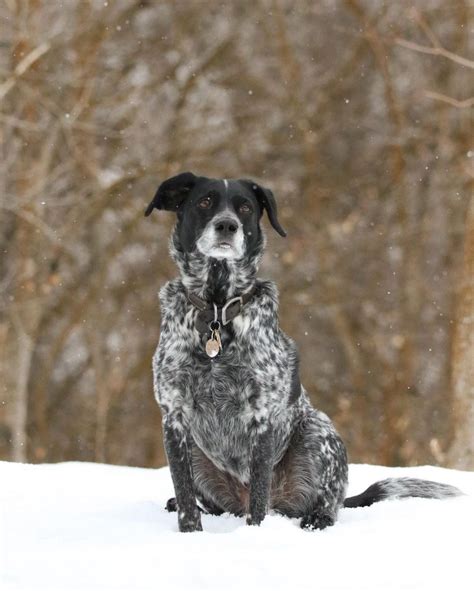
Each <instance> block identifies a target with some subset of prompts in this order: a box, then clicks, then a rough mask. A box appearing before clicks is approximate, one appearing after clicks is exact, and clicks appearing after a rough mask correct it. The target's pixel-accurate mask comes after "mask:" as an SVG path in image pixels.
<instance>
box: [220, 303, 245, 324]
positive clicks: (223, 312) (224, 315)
mask: <svg viewBox="0 0 474 591" xmlns="http://www.w3.org/2000/svg"><path fill="white" fill-rule="evenodd" d="M235 302H239V304H240V309H239V311H238V313H237V314H236V315H235V316H238V315H239V314H240V310H241V309H242V306H243V304H244V300H243V299H242V296H237V297H235V298H232V299H231V300H229V301H228V302H226V303H225V305H224V306H223V307H222V310H221V317H222V326H225V325H226V324H228V323H229V322H230V320H231V319H227V309H228V308H229V306H232V304H235Z"/></svg>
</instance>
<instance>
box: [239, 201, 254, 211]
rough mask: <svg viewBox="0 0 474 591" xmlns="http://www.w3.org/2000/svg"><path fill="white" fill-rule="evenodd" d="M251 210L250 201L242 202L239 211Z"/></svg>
mask: <svg viewBox="0 0 474 591" xmlns="http://www.w3.org/2000/svg"><path fill="white" fill-rule="evenodd" d="M251 211H252V210H251V208H250V205H249V204H248V203H242V205H241V206H240V207H239V213H250V212H251Z"/></svg>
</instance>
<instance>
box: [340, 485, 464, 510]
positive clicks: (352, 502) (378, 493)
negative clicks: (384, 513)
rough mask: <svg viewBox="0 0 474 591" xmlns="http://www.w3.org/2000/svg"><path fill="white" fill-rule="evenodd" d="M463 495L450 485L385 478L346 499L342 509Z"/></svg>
mask: <svg viewBox="0 0 474 591" xmlns="http://www.w3.org/2000/svg"><path fill="white" fill-rule="evenodd" d="M463 494H464V493H463V492H461V491H460V490H459V489H458V488H456V487H455V486H451V485H450V484H441V483H440V482H432V481H431V480H420V479H418V478H387V479H386V480H380V481H379V482H375V483H374V484H371V485H370V486H369V488H368V489H367V490H365V491H364V492H363V493H361V494H360V495H356V496H354V497H348V498H347V499H346V500H345V501H344V507H369V506H370V505H373V503H378V502H379V501H385V500H387V499H406V498H408V497H421V498H423V499H447V498H450V497H459V496H460V495H463Z"/></svg>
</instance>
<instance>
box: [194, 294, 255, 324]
mask: <svg viewBox="0 0 474 591" xmlns="http://www.w3.org/2000/svg"><path fill="white" fill-rule="evenodd" d="M256 289H257V287H256V285H254V286H253V287H252V289H251V290H250V291H247V292H246V293H244V294H243V295H241V296H237V297H234V298H231V299H230V300H228V301H227V302H226V303H225V304H224V305H223V306H218V305H217V304H214V303H213V302H211V303H209V302H207V301H206V300H203V299H202V298H200V297H199V296H198V295H196V294H195V293H193V292H190V291H187V290H186V297H187V298H188V301H189V302H190V303H191V304H192V305H193V306H194V307H195V308H197V309H198V310H199V313H198V315H197V318H196V329H197V330H198V331H199V332H200V333H208V332H211V330H212V328H211V324H212V323H214V322H218V323H219V324H220V326H225V325H226V324H228V323H229V322H230V321H231V320H233V319H234V318H235V317H236V316H238V315H239V314H240V313H241V312H242V308H243V307H244V306H245V304H247V303H248V302H249V301H250V300H251V299H252V297H253V295H254V294H255V291H256Z"/></svg>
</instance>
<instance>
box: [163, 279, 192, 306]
mask: <svg viewBox="0 0 474 591" xmlns="http://www.w3.org/2000/svg"><path fill="white" fill-rule="evenodd" d="M158 297H159V300H160V307H161V313H162V314H166V312H168V311H169V312H172V313H173V314H174V315H179V313H180V312H183V313H184V312H185V310H186V302H187V300H186V290H185V287H184V285H183V284H182V282H181V280H180V279H179V278H175V279H172V280H171V281H168V282H167V283H165V284H164V285H163V286H162V287H161V289H160V291H159V294H158Z"/></svg>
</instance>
